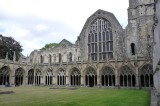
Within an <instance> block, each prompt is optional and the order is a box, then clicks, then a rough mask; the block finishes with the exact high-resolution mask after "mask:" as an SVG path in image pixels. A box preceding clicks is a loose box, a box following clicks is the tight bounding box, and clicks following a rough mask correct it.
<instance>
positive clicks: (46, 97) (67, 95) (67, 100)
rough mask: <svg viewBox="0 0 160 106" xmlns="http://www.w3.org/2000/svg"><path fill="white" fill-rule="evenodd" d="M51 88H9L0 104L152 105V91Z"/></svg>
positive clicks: (33, 105) (1, 105) (55, 105)
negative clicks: (9, 92) (8, 92)
mask: <svg viewBox="0 0 160 106" xmlns="http://www.w3.org/2000/svg"><path fill="white" fill-rule="evenodd" d="M50 88H51V87H8V88H3V87H2V88H0V92H5V91H13V92H14V93H11V94H0V106H149V104H150V91H149V90H132V89H107V88H78V89H69V88H68V89H66V88H65V89H63V88H60V89H50Z"/></svg>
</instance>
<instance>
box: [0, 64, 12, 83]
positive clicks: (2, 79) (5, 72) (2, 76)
mask: <svg viewBox="0 0 160 106" xmlns="http://www.w3.org/2000/svg"><path fill="white" fill-rule="evenodd" d="M9 77H10V75H9V68H8V67H7V66H5V67H2V68H1V69H0V85H10V81H9Z"/></svg>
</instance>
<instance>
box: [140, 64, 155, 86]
mask: <svg viewBox="0 0 160 106" xmlns="http://www.w3.org/2000/svg"><path fill="white" fill-rule="evenodd" d="M140 86H141V87H153V86H154V83H153V67H152V65H150V64H146V65H143V66H142V67H141V69H140Z"/></svg>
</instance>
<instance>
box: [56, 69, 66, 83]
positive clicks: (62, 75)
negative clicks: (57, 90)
mask: <svg viewBox="0 0 160 106" xmlns="http://www.w3.org/2000/svg"><path fill="white" fill-rule="evenodd" d="M57 84H58V85H66V71H65V70H64V69H63V68H60V69H59V70H58V74H57Z"/></svg>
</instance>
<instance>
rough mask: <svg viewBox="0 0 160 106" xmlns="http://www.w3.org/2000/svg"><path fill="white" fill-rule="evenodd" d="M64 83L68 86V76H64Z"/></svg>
mask: <svg viewBox="0 0 160 106" xmlns="http://www.w3.org/2000/svg"><path fill="white" fill-rule="evenodd" d="M64 85H66V86H69V76H64Z"/></svg>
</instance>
